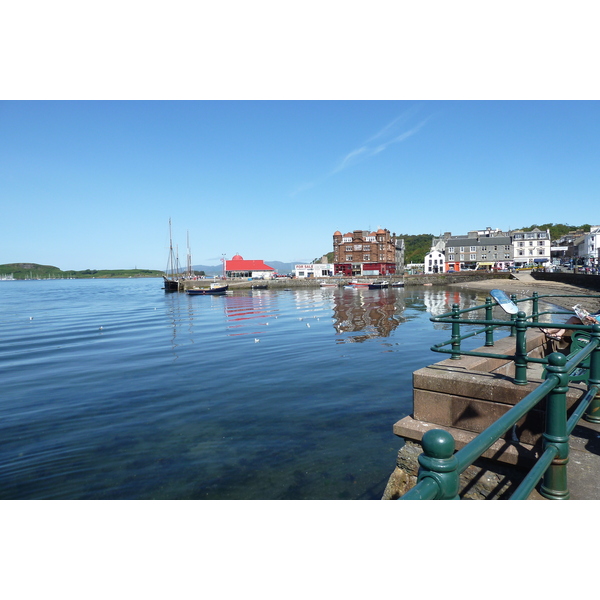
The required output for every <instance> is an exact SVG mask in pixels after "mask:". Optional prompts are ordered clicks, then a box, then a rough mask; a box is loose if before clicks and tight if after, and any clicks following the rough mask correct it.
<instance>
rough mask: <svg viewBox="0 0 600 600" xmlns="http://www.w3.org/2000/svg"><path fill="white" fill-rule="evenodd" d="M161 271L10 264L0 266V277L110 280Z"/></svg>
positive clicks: (144, 275)
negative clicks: (80, 268)
mask: <svg viewBox="0 0 600 600" xmlns="http://www.w3.org/2000/svg"><path fill="white" fill-rule="evenodd" d="M162 274H163V272H162V271H154V270H151V269H115V270H110V269H100V270H98V269H85V270H84V271H61V270H60V269H59V268H58V267H53V266H51V265H38V264H36V263H12V264H7V265H0V277H4V276H7V277H10V276H11V275H12V277H13V279H110V278H129V277H162Z"/></svg>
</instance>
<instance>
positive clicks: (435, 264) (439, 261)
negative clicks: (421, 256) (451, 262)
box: [424, 250, 445, 275]
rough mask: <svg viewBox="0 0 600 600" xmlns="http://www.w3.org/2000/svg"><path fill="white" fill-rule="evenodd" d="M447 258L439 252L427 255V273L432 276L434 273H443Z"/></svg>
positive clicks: (435, 251) (431, 252) (434, 251)
mask: <svg viewBox="0 0 600 600" xmlns="http://www.w3.org/2000/svg"><path fill="white" fill-rule="evenodd" d="M444 263H445V256H444V253H443V252H440V251H439V250H431V251H430V252H429V253H428V254H426V255H425V271H424V272H425V273H426V274H428V275H430V274H433V273H443V272H444V270H445V268H444Z"/></svg>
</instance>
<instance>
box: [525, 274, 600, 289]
mask: <svg viewBox="0 0 600 600" xmlns="http://www.w3.org/2000/svg"><path fill="white" fill-rule="evenodd" d="M531 276H532V277H533V278H534V279H535V280H536V281H554V282H556V283H565V284H567V285H573V286H576V287H580V288H584V289H587V290H594V291H600V276H599V275H584V274H583V273H544V272H543V271H539V272H536V271H532V272H531Z"/></svg>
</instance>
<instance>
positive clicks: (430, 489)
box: [400, 295, 600, 500]
mask: <svg viewBox="0 0 600 600" xmlns="http://www.w3.org/2000/svg"><path fill="white" fill-rule="evenodd" d="M549 296H552V297H557V296H558V295H548V296H546V297H549ZM540 297H541V296H535V302H534V305H533V306H534V310H533V311H532V315H533V316H535V318H536V319H537V318H538V317H539V316H540V314H545V313H539V311H538V306H537V299H538V298H540ZM561 297H579V296H561ZM585 297H586V298H589V296H585ZM489 300H490V299H488V301H486V305H485V307H484V308H486V311H487V315H489V314H490V304H491V303H490V301H489ZM527 300H531V299H527ZM481 308H482V307H475V309H481ZM475 309H465V310H462V311H460V310H458V307H457V305H453V310H452V312H451V313H447V314H446V315H442V316H440V317H434V318H432V319H431V320H432V321H436V322H450V323H452V325H453V332H452V339H451V340H450V341H449V342H445V343H444V345H447V344H448V343H450V344H454V348H453V349H454V351H455V354H458V358H460V356H461V355H475V356H486V357H494V358H511V356H510V355H494V354H488V353H477V352H468V351H462V350H460V348H457V346H456V345H457V344H458V345H460V340H459V338H461V336H460V332H459V331H457V329H456V326H457V325H458V327H459V326H460V323H461V322H463V321H462V320H461V319H460V318H459V314H461V313H465V312H471V311H472V310H475ZM549 312H552V311H549ZM554 312H556V311H554ZM566 314H569V313H568V312H567V313H566ZM487 315H486V316H487ZM516 317H517V318H516V320H515V322H514V323H515V324H514V327H515V329H516V332H517V340H516V352H515V355H513V356H512V359H513V360H514V361H515V373H516V375H515V381H514V382H515V383H516V384H521V383H523V381H522V380H523V376H522V373H521V374H519V373H518V369H519V366H521V367H522V366H523V363H524V366H525V369H526V367H527V362H528V361H529V362H530V361H531V359H529V358H528V357H527V356H526V351H525V350H526V348H525V334H526V332H527V328H528V327H540V326H542V327H548V325H549V324H548V323H539V322H538V321H537V320H536V321H532V322H529V323H527V321H526V319H527V317H526V315H525V313H524V312H523V311H519V313H518V314H517V316H516ZM443 319H447V320H443ZM466 322H467V323H469V324H471V325H472V324H473V323H482V324H485V325H486V328H487V329H485V331H486V341H488V340H489V337H490V336H489V333H490V331H493V328H494V327H495V326H496V325H498V323H499V322H498V321H494V320H492V319H486V320H475V321H473V320H468V321H466ZM500 323H502V325H504V326H505V325H506V322H503V321H501V322H500ZM502 325H498V326H502ZM569 329H585V330H586V331H589V333H590V342H589V343H588V344H586V346H585V347H583V348H582V349H580V350H578V351H577V352H574V353H572V354H571V355H570V356H569V357H566V356H565V355H564V354H561V353H559V352H553V353H552V354H550V355H549V356H548V357H547V359H538V361H537V362H544V363H545V364H546V365H547V366H546V379H545V381H544V382H543V383H542V384H540V385H539V386H538V387H537V388H536V389H534V390H533V391H532V392H530V393H529V394H528V395H527V396H525V398H523V399H522V400H521V401H520V402H518V403H517V404H516V405H515V406H513V407H512V408H511V409H510V410H509V411H508V412H506V413H505V414H504V415H503V416H502V417H500V418H499V419H498V420H497V421H496V422H494V423H492V425H490V426H489V427H488V428H487V429H485V430H484V431H483V432H481V433H480V434H479V435H478V436H477V437H475V438H474V439H473V440H472V441H471V442H469V443H468V444H467V445H465V446H464V447H463V448H462V449H461V450H459V451H458V452H456V453H455V452H454V450H455V446H456V445H455V441H454V438H453V437H452V435H451V434H450V433H449V432H447V431H445V430H443V429H433V430H430V431H428V432H426V433H425V434H424V435H423V438H422V447H423V453H422V454H421V455H420V456H419V465H420V468H419V474H418V482H417V485H416V486H415V487H413V488H412V489H411V490H409V491H408V492H407V493H406V494H404V495H403V496H402V497H401V498H400V499H401V500H441V499H444V500H448V499H459V496H458V492H459V477H460V474H461V473H463V472H464V471H465V470H466V469H467V467H469V466H470V465H472V464H473V462H475V460H477V459H478V458H480V457H481V456H482V455H483V453H484V452H485V451H486V450H488V449H489V448H490V447H491V446H492V445H493V444H494V443H495V442H496V441H498V440H499V439H500V438H501V437H502V436H503V435H504V434H505V433H506V432H507V431H508V430H509V429H511V428H512V427H514V426H515V425H516V423H517V422H518V421H519V420H520V419H522V418H523V417H524V416H525V415H526V414H527V413H528V412H529V411H530V410H532V409H533V408H534V407H535V406H537V405H538V404H539V403H540V402H541V401H542V400H543V399H544V398H546V400H547V408H546V429H545V431H544V433H543V441H544V450H543V453H542V455H541V456H540V457H539V458H538V460H537V461H536V464H535V465H534V466H533V468H532V469H531V470H530V472H529V473H528V475H526V477H525V478H524V479H523V481H522V482H521V484H520V485H519V487H518V488H517V489H516V490H515V492H514V493H513V494H512V496H511V499H515V500H521V499H526V498H527V497H528V496H529V494H530V493H531V492H532V491H533V489H534V488H535V487H536V485H538V483H539V481H540V480H541V479H542V478H543V483H542V485H541V488H540V493H541V494H542V495H543V496H544V497H546V498H549V499H553V500H554V499H568V498H569V490H568V485H567V471H566V469H567V462H568V455H569V436H570V435H571V433H572V431H573V429H574V427H575V425H576V424H577V422H578V421H579V420H580V419H581V418H582V417H583V418H585V419H586V420H588V421H590V422H594V423H600V399H599V398H598V392H599V390H600V325H592V326H589V325H587V326H583V325H581V326H579V325H575V324H573V325H571V324H569ZM462 339H464V338H462ZM439 346H440V344H438V345H437V346H435V347H434V348H439ZM434 348H432V349H434ZM435 351H439V349H436V350H435ZM450 352H451V351H450ZM588 357H591V358H590V376H589V379H588V390H587V392H586V394H585V395H584V396H583V397H582V398H581V399H580V400H579V401H578V405H577V407H576V409H575V411H574V412H573V414H572V415H571V418H570V419H568V420H567V390H568V385H569V376H570V375H571V374H572V373H573V371H574V370H575V369H577V368H578V367H579V366H580V365H581V363H582V362H583V361H585V360H586V359H587V358H588ZM453 358H454V356H453ZM526 382H527V381H526V376H525V383H526Z"/></svg>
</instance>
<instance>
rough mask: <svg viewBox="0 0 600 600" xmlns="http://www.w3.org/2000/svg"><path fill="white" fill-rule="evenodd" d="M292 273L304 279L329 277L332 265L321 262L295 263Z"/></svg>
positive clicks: (331, 272) (331, 273)
mask: <svg viewBox="0 0 600 600" xmlns="http://www.w3.org/2000/svg"><path fill="white" fill-rule="evenodd" d="M294 275H295V276H296V277H297V278H298V279H305V278H307V277H331V276H332V275H333V265H331V264H322V263H316V264H310V265H295V266H294Z"/></svg>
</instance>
